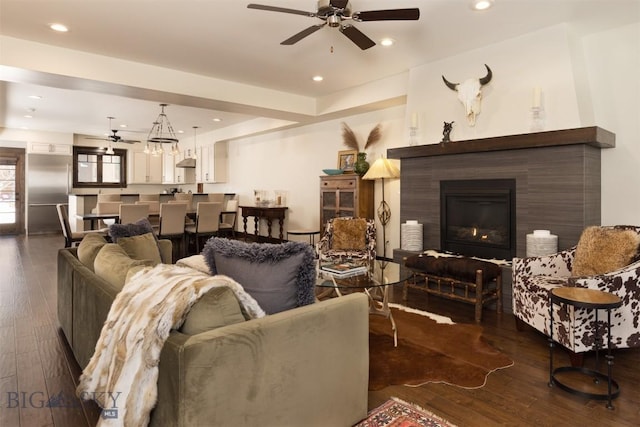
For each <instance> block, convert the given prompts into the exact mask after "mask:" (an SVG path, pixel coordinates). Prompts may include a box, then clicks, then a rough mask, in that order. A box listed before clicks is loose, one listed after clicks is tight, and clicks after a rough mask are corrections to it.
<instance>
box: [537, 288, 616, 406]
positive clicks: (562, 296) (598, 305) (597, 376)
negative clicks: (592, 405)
mask: <svg viewBox="0 0 640 427" xmlns="http://www.w3.org/2000/svg"><path fill="white" fill-rule="evenodd" d="M549 300H550V301H549V319H550V320H549V387H553V386H554V385H557V386H558V387H559V388H561V389H562V390H565V391H567V392H569V393H572V394H576V395H578V396H582V397H586V398H589V399H596V400H607V408H608V409H613V405H612V404H611V400H612V399H615V398H616V397H618V395H619V394H620V387H619V386H618V383H617V382H616V381H615V380H614V379H613V378H611V368H612V366H613V356H612V355H611V310H612V309H614V308H618V307H620V306H621V305H622V300H621V299H620V298H619V297H618V296H616V295H614V294H611V293H609V292H603V291H598V290H595V289H586V288H574V287H561V288H555V289H552V290H551V296H550V298H549ZM554 304H566V305H571V306H573V307H575V308H585V309H591V310H595V331H594V334H595V336H594V341H595V351H596V363H595V369H586V368H584V367H576V366H562V367H559V368H555V369H554V368H553V348H554V347H555V341H554V340H553V305H554ZM598 310H607V355H606V356H605V358H606V360H607V373H606V375H605V374H603V373H602V372H600V370H599V369H600V360H599V351H600V347H601V346H600V334H599V333H598V332H599V331H598V329H599V325H598V323H599V322H598ZM564 372H579V373H581V374H583V375H585V376H587V377H589V378H591V379H592V381H593V383H594V384H599V382H600V380H606V381H607V393H595V392H594V393H591V392H587V391H584V390H578V389H577V388H574V387H571V386H569V385H567V384H564V383H563V382H562V381H561V380H560V379H559V378H558V376H557V375H556V374H559V373H564Z"/></svg>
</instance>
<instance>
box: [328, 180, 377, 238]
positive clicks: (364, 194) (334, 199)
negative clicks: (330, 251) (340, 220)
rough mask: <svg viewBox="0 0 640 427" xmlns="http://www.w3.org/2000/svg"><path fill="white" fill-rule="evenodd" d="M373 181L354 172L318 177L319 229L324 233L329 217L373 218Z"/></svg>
mask: <svg viewBox="0 0 640 427" xmlns="http://www.w3.org/2000/svg"><path fill="white" fill-rule="evenodd" d="M374 182H375V181H370V180H363V179H362V178H360V177H359V176H358V175H355V174H343V175H331V176H321V177H320V230H322V233H323V234H324V230H325V228H326V223H327V221H328V220H330V219H331V218H337V217H354V218H374V216H373V215H374V208H373V194H374V191H373V189H374V187H373V184H374Z"/></svg>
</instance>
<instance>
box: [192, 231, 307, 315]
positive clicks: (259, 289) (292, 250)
mask: <svg viewBox="0 0 640 427" xmlns="http://www.w3.org/2000/svg"><path fill="white" fill-rule="evenodd" d="M203 255H204V257H205V260H206V262H207V264H208V265H209V269H210V270H211V274H224V275H227V276H229V277H231V278H232V279H234V280H235V281H236V282H238V283H240V284H241V285H242V286H243V287H244V289H245V290H246V291H247V292H248V293H249V294H250V295H251V296H252V297H253V298H255V299H256V301H257V302H258V304H259V305H260V307H262V308H263V309H264V311H265V312H267V313H268V314H273V313H278V312H281V311H285V310H288V309H291V308H294V307H299V306H303V305H307V304H312V303H313V302H314V301H315V294H314V289H315V282H316V266H315V264H316V263H315V253H314V251H313V249H312V248H311V246H310V245H309V244H307V243H303V242H287V243H282V244H270V243H262V244H259V243H245V242H240V241H236V240H228V239H221V238H216V237H214V238H211V239H209V240H208V241H207V243H206V245H205V247H204V250H203Z"/></svg>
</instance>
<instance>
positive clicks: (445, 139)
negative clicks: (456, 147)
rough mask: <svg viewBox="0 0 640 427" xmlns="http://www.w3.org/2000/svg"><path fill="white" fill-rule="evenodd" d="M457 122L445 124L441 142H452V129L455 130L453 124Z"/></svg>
mask: <svg viewBox="0 0 640 427" xmlns="http://www.w3.org/2000/svg"><path fill="white" fill-rule="evenodd" d="M454 123H455V122H444V129H443V131H442V141H440V142H451V138H450V137H449V135H450V134H451V129H453V124H454Z"/></svg>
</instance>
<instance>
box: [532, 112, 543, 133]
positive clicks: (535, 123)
mask: <svg viewBox="0 0 640 427" xmlns="http://www.w3.org/2000/svg"><path fill="white" fill-rule="evenodd" d="M530 130H531V132H540V131H542V130H544V110H543V109H542V107H531V125H530Z"/></svg>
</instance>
